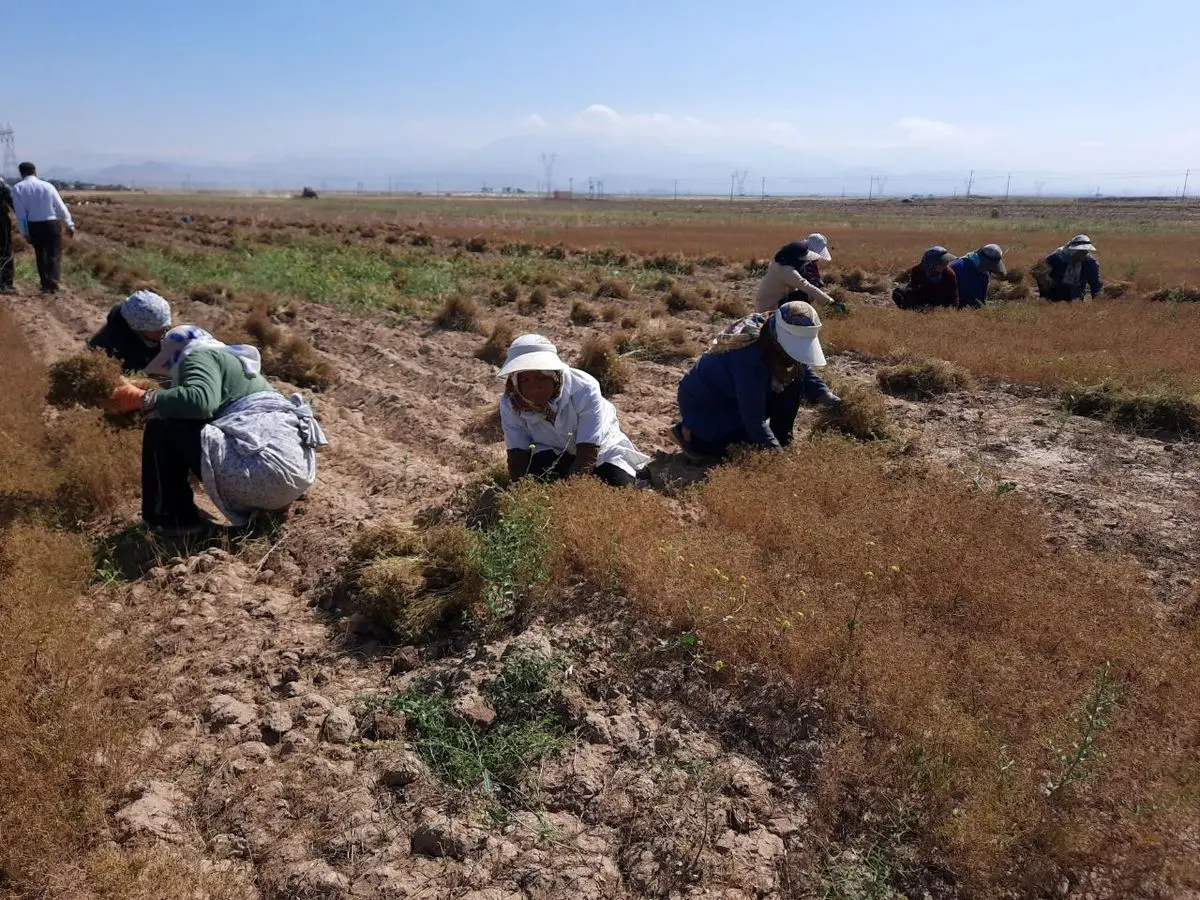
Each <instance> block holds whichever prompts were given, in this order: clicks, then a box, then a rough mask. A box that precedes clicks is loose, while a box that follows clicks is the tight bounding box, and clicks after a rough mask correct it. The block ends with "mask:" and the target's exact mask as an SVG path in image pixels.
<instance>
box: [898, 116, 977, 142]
mask: <svg viewBox="0 0 1200 900" xmlns="http://www.w3.org/2000/svg"><path fill="white" fill-rule="evenodd" d="M895 128H896V130H897V131H899V132H900V133H901V134H902V135H903V136H904V137H905V139H907V140H909V141H911V142H912V143H914V144H942V145H945V144H961V143H964V140H965V138H966V137H967V135H966V132H964V131H963V130H962V129H961V128H959V127H958V126H957V125H951V124H950V123H949V122H939V121H938V120H937V119H926V118H923V117H922V116H904V117H903V118H901V119H899V120H897V122H896V123H895Z"/></svg>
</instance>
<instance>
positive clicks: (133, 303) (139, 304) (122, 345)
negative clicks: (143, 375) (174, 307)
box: [87, 291, 171, 373]
mask: <svg viewBox="0 0 1200 900" xmlns="http://www.w3.org/2000/svg"><path fill="white" fill-rule="evenodd" d="M170 327H171V304H169V303H168V302H167V301H166V299H165V298H163V297H161V296H159V295H158V294H156V293H154V291H134V292H133V293H132V294H130V295H129V296H128V297H126V298H125V299H124V300H123V301H122V302H120V303H118V304H117V305H116V306H114V307H113V308H112V309H110V310H109V311H108V318H107V319H106V320H105V322H104V326H103V327H102V328H101V329H100V330H99V331H97V332H96V333H95V334H94V335H92V337H91V339H90V340H89V341H88V342H87V345H88V347H90V348H91V349H93V350H103V351H104V352H105V353H107V354H108V355H109V356H111V357H112V358H113V359H115V360H116V361H117V362H119V363H120V364H121V368H122V369H123V370H124V371H125V372H127V373H132V372H140V371H142V370H143V369H144V368H146V366H148V365H150V363H151V361H152V360H153V359H154V357H156V356H157V355H158V351H159V349H160V348H159V344H160V343H161V342H162V339H163V335H165V334H166V333H167V330H168V329H169V328H170Z"/></svg>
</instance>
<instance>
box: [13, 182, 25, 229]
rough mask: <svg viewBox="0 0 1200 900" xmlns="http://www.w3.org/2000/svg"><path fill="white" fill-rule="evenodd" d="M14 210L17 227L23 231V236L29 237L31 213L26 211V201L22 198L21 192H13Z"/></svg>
mask: <svg viewBox="0 0 1200 900" xmlns="http://www.w3.org/2000/svg"><path fill="white" fill-rule="evenodd" d="M12 208H13V215H14V216H16V217H17V227H18V228H19V229H21V234H23V235H25V237H29V213H28V212H26V210H25V201H24V200H23V199H22V198H21V192H20V191H13V192H12Z"/></svg>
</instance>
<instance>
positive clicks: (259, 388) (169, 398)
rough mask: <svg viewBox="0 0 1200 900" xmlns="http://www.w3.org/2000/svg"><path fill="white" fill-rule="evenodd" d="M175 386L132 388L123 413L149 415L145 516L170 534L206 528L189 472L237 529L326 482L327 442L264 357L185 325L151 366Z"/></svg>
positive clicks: (122, 394)
mask: <svg viewBox="0 0 1200 900" xmlns="http://www.w3.org/2000/svg"><path fill="white" fill-rule="evenodd" d="M146 371H147V372H148V373H150V374H152V375H163V376H166V377H168V378H169V379H170V383H171V387H169V388H165V389H163V390H159V391H154V390H150V391H144V390H142V389H141V388H139V387H136V386H135V385H132V384H123V385H121V386H120V387H119V388H117V391H116V393H115V394H114V395H113V400H112V406H113V407H114V410H113V411H114V412H133V411H135V410H138V409H141V410H142V411H144V412H145V413H147V414H148V416H149V418H147V420H146V429H145V432H144V434H143V437H142V518H143V519H144V520H145V523H146V525H147V526H149V527H150V528H152V529H154V530H156V531H159V532H160V533H162V534H164V535H182V534H190V533H194V532H197V531H201V530H203V529H204V527H205V524H206V523H205V520H204V519H203V518H202V516H201V513H200V511H199V510H198V509H197V508H196V503H195V498H194V497H193V496H192V489H191V487H190V486H189V484H188V474H189V473H190V474H193V475H195V476H197V477H198V478H199V479H200V480H201V481H202V482H203V484H204V491H205V493H206V494H208V498H209V499H210V500H211V501H212V502H213V504H214V505H215V506H216V507H217V509H219V510H220V511H221V513H222V514H223V515H224V516H225V517H226V518H227V519H229V521H230V522H231V523H233V524H234V525H237V526H240V525H245V524H247V523H248V522H249V521H250V518H251V516H252V515H253V514H255V513H257V512H260V511H261V512H269V511H277V510H281V509H284V508H286V507H287V506H288V505H289V504H290V503H291V502H292V501H293V500H296V499H298V498H299V497H300V496H302V495H303V494H304V493H305V492H306V491H307V490H308V489H309V488H310V487H312V485H313V482H314V481H315V480H316V470H317V463H316V453H315V451H316V448H317V447H320V446H322V445H324V444H326V443H327V441H326V440H325V435H324V433H323V432H322V431H321V426H320V425H318V424H317V420H316V419H315V418H314V417H313V411H312V409H311V408H310V407H309V406H308V404H306V403H305V402H304V401H303V399H302V398H301V397H300V395H299V394H293V395H292V397H291V398H290V399H285V398H284V397H283V396H282V395H281V394H280V393H279V392H278V391H276V390H275V389H274V388H273V387H271V385H270V383H269V382H268V381H267V380H266V379H265V378H264V377H263V376H262V361H261V358H260V356H259V352H258V350H257V349H255V348H254V347H251V346H249V345H246V344H234V345H226V344H223V343H221V342H220V341H218V340H217V339H216V338H214V337H213V336H212V335H211V334H209V333H208V332H207V331H205V330H204V329H202V328H197V327H195V326H193V325H180V326H178V327H176V328H172V329H171V330H170V331H168V332H167V334H166V336H165V337H164V338H163V342H162V350H161V351H160V352H159V353H158V355H157V356H156V357H155V358H154V359H153V360H152V361H151V363H150V364H149V365H148V366H147V367H146Z"/></svg>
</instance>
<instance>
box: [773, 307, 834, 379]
mask: <svg viewBox="0 0 1200 900" xmlns="http://www.w3.org/2000/svg"><path fill="white" fill-rule="evenodd" d="M774 318H775V339H776V340H778V341H779V346H781V347H782V348H783V352H784V353H786V354H787V355H788V356H790V357H791V358H792V359H794V360H795V361H796V362H798V363H804V364H805V365H806V366H823V365H825V353H824V351H823V350H821V341H820V338H819V337H818V335H819V334H820V333H821V317H820V316H819V315H817V311H816V310H815V309H813V308H812V306H811V305H810V304H808V303H805V302H804V301H803V300H793V301H792V302H791V303H785V304H783V306H781V307H779V310H778V312H776V313H775V317H774Z"/></svg>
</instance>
